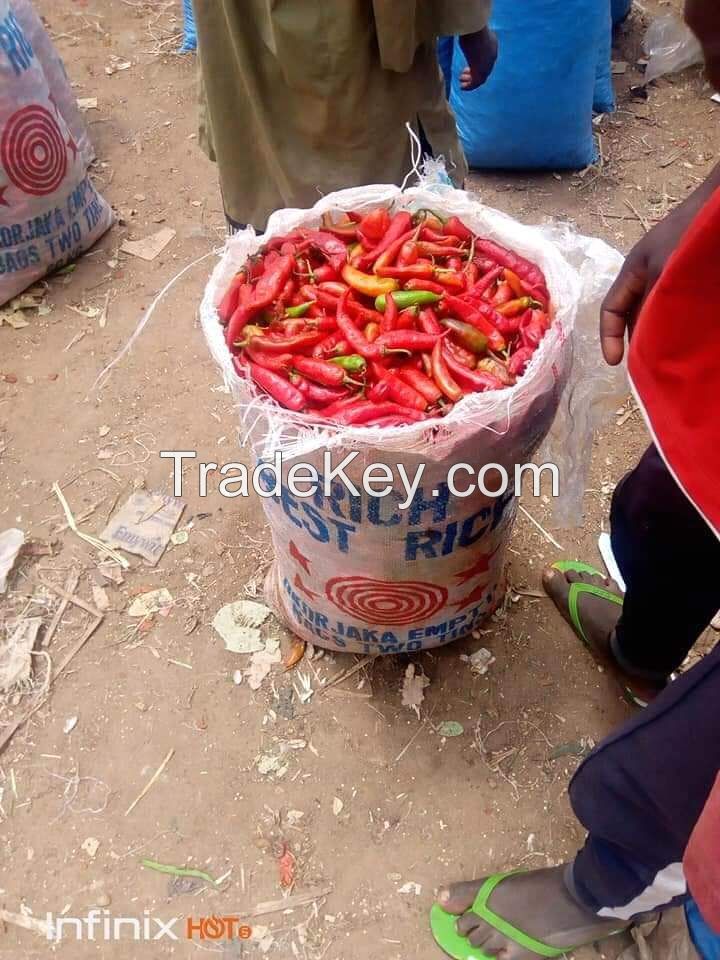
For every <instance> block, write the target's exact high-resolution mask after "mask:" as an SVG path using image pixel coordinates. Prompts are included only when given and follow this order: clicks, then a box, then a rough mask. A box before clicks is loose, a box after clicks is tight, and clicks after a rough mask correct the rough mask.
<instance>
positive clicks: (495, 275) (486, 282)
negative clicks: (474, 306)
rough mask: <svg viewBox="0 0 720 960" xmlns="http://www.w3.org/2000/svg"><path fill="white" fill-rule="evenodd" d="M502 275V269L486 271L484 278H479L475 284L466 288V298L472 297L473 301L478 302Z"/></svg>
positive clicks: (494, 268) (495, 268)
mask: <svg viewBox="0 0 720 960" xmlns="http://www.w3.org/2000/svg"><path fill="white" fill-rule="evenodd" d="M502 273H503V268H502V267H493V268H492V269H491V270H488V272H487V273H486V274H485V276H483V277H481V278H480V279H479V280H478V281H477V283H476V284H474V285H473V286H472V287H469V288H468V292H467V294H466V296H468V297H472V299H473V300H479V299H480V297H482V295H483V294H484V293H485V292H486V291H487V290H489V289H490V287H491V286H492V285H493V284H494V283H495V281H496V280H498V279H499V278H500V277H501V276H502Z"/></svg>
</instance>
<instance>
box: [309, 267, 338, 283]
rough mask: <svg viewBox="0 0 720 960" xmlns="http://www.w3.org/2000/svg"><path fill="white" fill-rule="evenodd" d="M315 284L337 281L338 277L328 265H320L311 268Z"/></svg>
mask: <svg viewBox="0 0 720 960" xmlns="http://www.w3.org/2000/svg"><path fill="white" fill-rule="evenodd" d="M312 273H313V277H314V278H315V283H325V282H327V281H330V280H339V279H340V277H339V275H338V273H337V271H336V270H334V269H333V268H332V267H331V266H330V264H329V263H322V264H321V265H320V266H319V267H313V270H312Z"/></svg>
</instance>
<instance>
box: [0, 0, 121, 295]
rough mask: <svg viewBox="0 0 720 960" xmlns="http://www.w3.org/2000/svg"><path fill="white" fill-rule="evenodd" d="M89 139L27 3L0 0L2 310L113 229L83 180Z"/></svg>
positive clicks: (103, 205)
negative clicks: (10, 301) (24, 291)
mask: <svg viewBox="0 0 720 960" xmlns="http://www.w3.org/2000/svg"><path fill="white" fill-rule="evenodd" d="M91 158H92V148H91V147H90V143H89V140H88V138H87V133H86V132H85V128H84V125H83V123H82V118H81V117H80V115H79V113H78V109H77V104H76V102H75V97H74V95H73V93H72V90H71V88H70V84H69V83H68V80H67V77H66V76H65V72H64V69H63V66H62V61H61V60H60V58H59V57H58V55H57V53H56V51H55V49H54V47H53V45H52V41H51V40H50V38H49V37H48V35H47V33H46V32H45V29H44V27H43V25H42V23H41V22H40V20H39V19H38V17H37V15H36V14H35V11H34V10H33V8H32V6H31V5H30V4H29V0H0V305H2V304H3V303H5V302H6V301H8V300H10V299H11V298H12V297H14V296H15V295H16V294H18V293H20V291H22V290H24V289H25V288H26V287H28V286H29V285H30V284H32V283H34V282H35V281H36V280H37V279H39V278H40V277H42V276H44V274H46V273H49V272H51V271H52V270H56V269H58V268H59V267H61V266H63V265H65V264H66V263H69V262H70V261H71V260H74V259H75V258H76V257H78V256H79V255H80V254H81V253H82V252H84V251H85V250H87V249H88V248H89V247H91V246H92V245H93V244H94V243H95V241H96V240H97V239H98V238H99V237H101V236H102V235H103V233H105V231H106V230H107V229H108V228H109V227H110V225H111V223H112V219H113V218H112V211H111V210H110V207H109V206H108V204H107V203H106V202H105V200H103V198H102V197H101V196H99V194H98V193H97V191H96V190H95V187H94V186H93V184H92V181H91V180H90V178H89V177H88V175H87V166H88V163H89V162H90V160H91Z"/></svg>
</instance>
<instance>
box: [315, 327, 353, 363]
mask: <svg viewBox="0 0 720 960" xmlns="http://www.w3.org/2000/svg"><path fill="white" fill-rule="evenodd" d="M344 342H345V336H344V334H343V333H342V331H341V330H336V331H335V332H334V333H331V334H330V336H328V337H325V339H324V340H321V341H320V343H319V344H318V345H317V346H316V347H315V349H314V350H313V356H314V357H324V356H329V355H330V354H331V353H332V352H333V351H334V350H335V349H336V348H337V347H338V346H339V345H341V344H343V343H344ZM346 352H347V351H346V350H341V351H340V354H343V353H346Z"/></svg>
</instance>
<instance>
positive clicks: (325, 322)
mask: <svg viewBox="0 0 720 960" xmlns="http://www.w3.org/2000/svg"><path fill="white" fill-rule="evenodd" d="M307 317H308V320H307V326H308V327H312V328H313V330H324V331H325V333H327V332H328V331H330V330H337V320H336V319H335V317H330V316H328V315H327V314H326V313H324V312H323V310H322V308H321V307H319V306H318V307H316V308H313V307H311V308H310V309H309V310H308V312H307Z"/></svg>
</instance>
